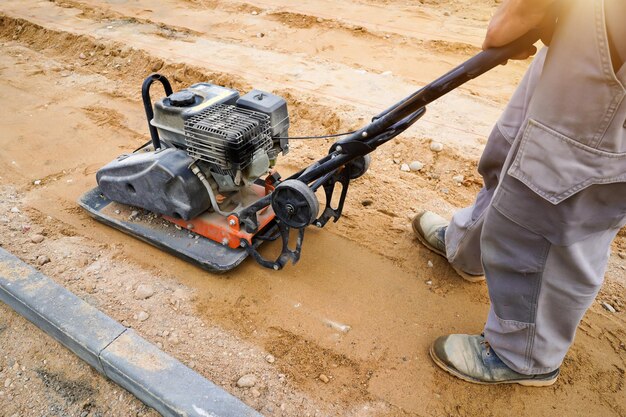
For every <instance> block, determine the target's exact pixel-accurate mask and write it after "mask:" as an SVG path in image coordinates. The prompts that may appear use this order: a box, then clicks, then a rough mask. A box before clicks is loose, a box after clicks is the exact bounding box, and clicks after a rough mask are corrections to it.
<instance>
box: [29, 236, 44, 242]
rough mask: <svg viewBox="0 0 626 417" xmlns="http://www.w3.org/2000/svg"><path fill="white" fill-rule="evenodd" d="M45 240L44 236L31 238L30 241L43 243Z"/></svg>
mask: <svg viewBox="0 0 626 417" xmlns="http://www.w3.org/2000/svg"><path fill="white" fill-rule="evenodd" d="M44 239H45V237H44V236H43V235H33V237H31V238H30V241H31V242H33V243H41V242H43V240H44Z"/></svg>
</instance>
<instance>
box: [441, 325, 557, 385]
mask: <svg viewBox="0 0 626 417" xmlns="http://www.w3.org/2000/svg"><path fill="white" fill-rule="evenodd" d="M430 356H431V357H432V358H433V361H435V363H436V364H437V365H438V366H439V367H440V368H442V369H443V370H445V371H446V372H448V373H450V374H452V375H454V376H456V377H457V378H461V379H462V380H464V381H467V382H473V383H476V384H520V385H525V386H529V387H547V386H549V385H552V384H554V383H555V382H556V380H557V378H558V377H559V369H557V370H556V371H553V372H550V373H548V374H542V375H523V374H520V373H517V372H515V371H514V370H512V369H511V368H509V367H508V366H506V364H505V363H504V362H502V360H501V359H500V358H499V357H498V355H496V353H495V352H494V351H493V349H491V347H490V346H489V343H487V341H486V340H485V338H484V337H483V336H482V335H466V334H452V335H449V336H443V337H440V338H439V339H437V340H435V343H433V345H432V346H431V347H430Z"/></svg>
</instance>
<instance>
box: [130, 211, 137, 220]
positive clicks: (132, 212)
mask: <svg viewBox="0 0 626 417" xmlns="http://www.w3.org/2000/svg"><path fill="white" fill-rule="evenodd" d="M137 217H139V212H138V211H137V210H133V211H131V212H130V216H128V220H134V219H136V218H137Z"/></svg>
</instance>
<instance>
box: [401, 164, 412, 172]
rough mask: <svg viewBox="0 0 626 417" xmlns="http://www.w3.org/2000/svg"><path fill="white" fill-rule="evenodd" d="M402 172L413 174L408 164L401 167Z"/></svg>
mask: <svg viewBox="0 0 626 417" xmlns="http://www.w3.org/2000/svg"><path fill="white" fill-rule="evenodd" d="M400 171H402V172H411V168H409V166H408V165H407V164H402V166H400Z"/></svg>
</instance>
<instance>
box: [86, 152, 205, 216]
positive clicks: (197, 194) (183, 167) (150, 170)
mask: <svg viewBox="0 0 626 417" xmlns="http://www.w3.org/2000/svg"><path fill="white" fill-rule="evenodd" d="M193 162H194V159H193V158H191V157H190V156H188V155H187V153H186V152H185V151H183V150H177V149H175V148H168V149H163V150H160V151H156V152H138V153H134V154H131V155H122V156H120V157H119V158H117V159H116V160H115V161H113V162H111V163H110V164H108V165H106V166H105V167H103V168H102V169H100V170H99V171H98V173H97V174H96V179H97V180H98V185H99V187H100V190H101V191H102V193H103V194H104V195H105V197H107V198H108V199H109V200H112V201H116V202H118V203H122V204H127V205H131V206H136V207H141V208H144V209H146V210H150V211H152V212H155V213H158V214H164V215H167V216H170V217H174V218H182V219H185V220H190V219H192V218H194V217H196V216H198V215H199V214H201V213H202V212H204V211H206V210H207V209H208V208H209V207H210V204H211V203H210V199H209V194H208V192H207V190H206V188H205V187H204V185H203V184H202V182H201V181H200V180H199V179H198V177H196V176H195V175H194V174H193V173H192V172H191V170H190V169H189V165H191V164H192V163H193Z"/></svg>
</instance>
